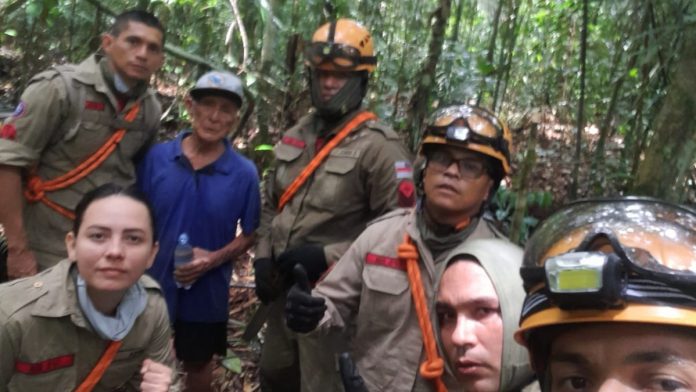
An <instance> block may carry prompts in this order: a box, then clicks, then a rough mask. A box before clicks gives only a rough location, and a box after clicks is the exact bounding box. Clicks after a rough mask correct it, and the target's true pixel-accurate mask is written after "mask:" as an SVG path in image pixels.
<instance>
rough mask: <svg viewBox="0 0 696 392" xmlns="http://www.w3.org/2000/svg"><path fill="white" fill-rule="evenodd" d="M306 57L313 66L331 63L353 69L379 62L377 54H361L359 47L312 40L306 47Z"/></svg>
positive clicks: (345, 68)
mask: <svg viewBox="0 0 696 392" xmlns="http://www.w3.org/2000/svg"><path fill="white" fill-rule="evenodd" d="M305 59H306V60H307V62H308V63H309V65H310V66H312V67H318V66H320V65H321V64H325V63H331V64H333V65H334V66H336V68H338V69H344V70H351V69H353V68H355V67H357V66H358V65H360V64H377V58H376V57H375V56H361V55H360V51H358V49H356V48H354V47H352V46H349V45H343V44H339V43H335V42H312V44H310V45H309V46H308V47H307V48H306V49H305Z"/></svg>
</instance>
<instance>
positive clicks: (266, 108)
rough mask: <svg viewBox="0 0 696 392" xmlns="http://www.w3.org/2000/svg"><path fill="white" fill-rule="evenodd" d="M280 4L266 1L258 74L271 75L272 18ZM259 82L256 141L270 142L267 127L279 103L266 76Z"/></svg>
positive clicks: (273, 26) (272, 54) (273, 29)
mask: <svg viewBox="0 0 696 392" xmlns="http://www.w3.org/2000/svg"><path fill="white" fill-rule="evenodd" d="M279 5H280V0H271V1H270V2H269V3H268V15H267V18H266V24H265V26H264V27H263V47H262V48H261V59H260V62H261V67H260V70H259V74H261V75H265V76H266V77H271V75H272V73H271V66H272V65H273V60H274V57H275V54H276V26H275V23H273V18H274V15H275V12H276V10H277V9H278V7H279ZM258 82H259V99H258V102H257V106H258V110H257V112H256V114H257V115H256V121H257V122H258V125H259V135H258V136H257V138H256V140H255V142H256V143H270V141H271V137H270V135H269V132H268V131H269V127H270V122H271V117H273V108H274V107H276V106H277V105H279V104H281V103H280V102H275V100H274V95H275V94H274V88H273V86H272V85H271V83H270V82H269V81H268V80H266V78H260V79H259V80H258Z"/></svg>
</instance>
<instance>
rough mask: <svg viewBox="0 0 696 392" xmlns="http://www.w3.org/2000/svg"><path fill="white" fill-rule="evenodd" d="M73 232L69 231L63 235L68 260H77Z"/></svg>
mask: <svg viewBox="0 0 696 392" xmlns="http://www.w3.org/2000/svg"><path fill="white" fill-rule="evenodd" d="M75 241H76V239H75V234H73V232H72V231H69V232H68V234H66V235H65V248H66V249H67V250H68V258H69V259H70V260H77V252H75Z"/></svg>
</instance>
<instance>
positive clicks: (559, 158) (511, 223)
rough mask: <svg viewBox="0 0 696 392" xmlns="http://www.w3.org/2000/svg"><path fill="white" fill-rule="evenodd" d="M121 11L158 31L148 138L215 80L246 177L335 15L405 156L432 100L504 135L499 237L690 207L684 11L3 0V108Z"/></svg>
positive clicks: (493, 1) (450, 2) (266, 158)
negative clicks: (507, 164) (159, 53)
mask: <svg viewBox="0 0 696 392" xmlns="http://www.w3.org/2000/svg"><path fill="white" fill-rule="evenodd" d="M132 7H137V8H143V9H148V10H150V11H152V12H153V13H155V14H156V15H157V16H158V17H159V18H160V19H161V20H162V22H163V23H164V25H165V26H166V28H167V47H166V48H167V60H166V63H165V66H164V67H163V68H162V70H161V71H160V72H159V73H158V74H157V75H156V80H155V84H156V86H157V89H158V91H159V93H160V98H161V100H162V102H163V104H164V109H165V112H164V116H163V134H162V138H167V137H171V136H172V135H173V134H174V133H175V132H176V131H177V130H179V129H180V128H181V127H183V124H184V123H185V121H186V113H185V111H184V109H183V104H182V98H183V96H184V95H185V94H186V91H187V89H188V88H190V86H191V84H192V83H193V81H195V79H196V78H197V76H199V75H200V74H201V73H203V72H205V71H207V70H209V69H211V68H218V69H228V70H231V71H233V72H235V73H237V74H239V76H240V77H241V78H242V79H243V81H244V82H245V84H246V87H247V102H248V104H246V105H245V108H244V111H243V116H242V120H241V121H240V124H239V126H238V128H237V129H236V131H235V132H234V134H233V135H232V138H233V139H234V140H235V145H236V146H237V147H238V148H239V149H240V150H241V151H242V152H244V153H246V154H247V155H249V156H250V157H252V158H253V159H254V160H255V162H256V163H257V164H258V166H259V169H260V171H261V172H263V171H264V170H265V168H267V166H268V164H269V163H270V161H271V159H272V151H271V150H272V145H273V143H274V142H275V141H276V140H277V138H278V136H279V134H280V133H281V132H282V131H283V130H285V129H287V128H289V127H290V126H291V125H292V124H293V123H294V122H295V121H296V120H297V119H298V118H299V117H300V116H302V115H303V114H304V113H305V112H306V111H307V110H308V108H309V106H310V104H309V95H308V92H307V83H306V69H305V66H304V63H303V58H302V53H303V48H304V46H305V43H306V42H307V41H308V40H309V39H310V38H311V34H312V32H313V31H314V30H315V29H316V28H317V27H318V26H319V25H320V24H322V23H324V22H326V21H327V20H328V19H329V18H331V17H350V18H354V19H357V20H359V21H361V22H362V23H363V24H365V25H366V26H367V27H368V29H369V30H370V31H371V32H372V34H373V36H374V41H375V43H376V51H377V56H378V68H377V70H376V72H374V73H373V75H372V78H371V85H370V90H369V93H368V96H367V99H366V105H367V107H368V108H369V109H370V110H372V111H374V112H375V113H377V114H378V115H379V116H380V117H382V118H383V119H385V120H386V121H387V122H388V123H390V124H391V125H392V126H394V128H395V129H396V130H397V131H399V133H400V134H401V135H402V136H403V138H404V142H405V143H407V144H408V145H409V147H411V149H412V150H414V151H415V149H416V146H417V143H418V139H419V135H420V132H421V130H422V124H423V121H424V119H426V118H427V115H428V114H429V113H431V112H432V111H433V110H434V108H436V107H438V106H440V105H443V104H449V103H464V102H466V103H476V104H479V105H482V106H484V107H487V108H489V109H491V110H493V111H494V112H496V113H499V114H500V116H501V117H502V118H503V119H505V120H506V121H507V122H508V123H509V124H510V128H511V129H512V131H513V136H514V141H515V143H514V144H515V145H514V148H513V155H514V156H513V168H514V175H513V176H512V177H511V179H510V180H509V181H508V183H507V184H506V185H507V186H505V187H502V188H501V191H500V192H499V194H498V195H497V196H496V199H495V204H494V206H493V208H492V212H493V214H494V216H495V217H496V219H497V220H498V221H499V223H500V224H501V226H503V227H504V228H505V229H507V230H509V231H510V233H511V236H512V238H513V240H515V241H517V242H520V243H523V242H524V240H525V239H526V238H527V237H528V235H529V233H530V229H531V228H533V226H534V225H535V224H536V223H537V222H538V220H539V219H540V218H543V217H545V216H546V215H548V214H549V213H550V212H551V211H553V210H554V209H555V208H557V207H558V206H560V205H562V204H564V203H566V202H568V201H570V200H574V199H577V198H582V197H595V196H613V195H619V194H640V195H651V196H656V197H660V198H665V199H668V200H672V201H677V202H683V203H689V204H693V203H696V170H695V167H694V157H695V156H696V139H695V138H696V122H695V121H693V120H694V119H696V1H694V0H660V1H656V0H612V1H600V0H576V1H570V0H400V1H375V0H355V1H348V0H334V1H332V2H329V1H325V0H130V1H125V0H112V1H109V2H106V1H103V0H102V1H100V0H80V1H78V0H2V1H0V91H1V92H2V100H1V101H0V104H4V105H5V106H6V109H5V111H6V112H7V111H9V112H11V110H12V109H11V108H12V107H13V106H14V105H15V104H16V103H17V101H18V99H19V95H20V94H21V91H23V89H24V86H25V85H26V83H27V81H28V79H29V78H30V77H31V76H32V75H34V74H35V73H37V72H39V71H41V70H42V69H45V68H47V67H49V66H51V65H52V64H55V63H63V62H78V61H80V60H81V59H83V58H84V57H85V56H87V55H88V54H90V53H92V52H94V51H95V50H96V49H97V48H98V45H99V35H100V33H101V32H103V31H104V30H105V29H106V28H107V27H108V26H109V25H110V23H111V16H112V15H113V14H114V13H115V12H120V11H122V10H124V9H127V8H132ZM578 130H580V132H578Z"/></svg>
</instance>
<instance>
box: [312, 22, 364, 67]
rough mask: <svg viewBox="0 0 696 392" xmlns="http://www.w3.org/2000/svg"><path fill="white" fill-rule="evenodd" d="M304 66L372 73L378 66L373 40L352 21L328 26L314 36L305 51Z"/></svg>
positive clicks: (320, 28)
mask: <svg viewBox="0 0 696 392" xmlns="http://www.w3.org/2000/svg"><path fill="white" fill-rule="evenodd" d="M305 65H307V66H308V67H310V68H316V69H322V70H327V71H367V72H372V71H374V69H375V66H376V65H377V58H376V57H375V55H374V50H373V47H372V36H371V35H370V32H369V31H367V29H365V27H363V26H362V25H361V24H360V23H358V22H356V21H354V20H351V19H339V20H337V21H334V22H329V23H326V24H324V25H322V26H321V27H319V29H317V31H315V32H314V35H313V36H312V43H311V44H310V45H309V46H308V47H307V49H306V50H305Z"/></svg>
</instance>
